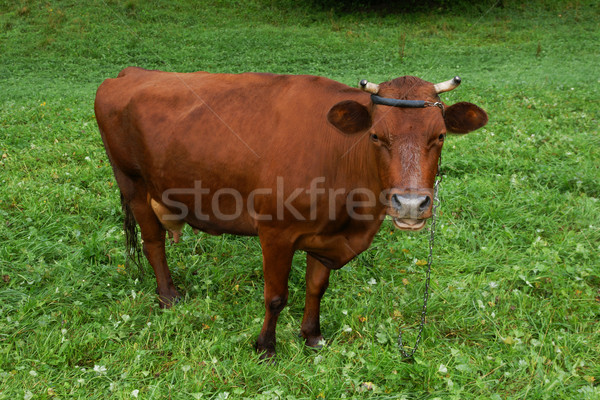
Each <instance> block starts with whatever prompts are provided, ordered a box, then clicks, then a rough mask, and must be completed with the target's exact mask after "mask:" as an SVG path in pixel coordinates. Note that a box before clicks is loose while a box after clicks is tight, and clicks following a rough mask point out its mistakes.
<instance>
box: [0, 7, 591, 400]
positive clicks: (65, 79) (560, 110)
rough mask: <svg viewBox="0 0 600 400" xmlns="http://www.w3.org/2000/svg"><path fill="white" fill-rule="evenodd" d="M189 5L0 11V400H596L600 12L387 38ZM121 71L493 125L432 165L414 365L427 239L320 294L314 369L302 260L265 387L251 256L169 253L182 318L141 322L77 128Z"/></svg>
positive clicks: (542, 14)
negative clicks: (217, 81)
mask: <svg viewBox="0 0 600 400" xmlns="http://www.w3.org/2000/svg"><path fill="white" fill-rule="evenodd" d="M198 3H199V2H191V1H190V2H180V3H172V2H167V1H159V2H153V3H152V4H146V3H144V2H139V1H135V0H129V1H117V0H113V1H99V2H90V3H85V2H84V3H81V2H74V1H49V2H38V1H34V0H30V1H26V0H21V1H17V2H12V3H10V4H8V3H2V4H0V28H1V29H2V31H1V34H0V54H2V62H1V63H0V87H1V88H2V89H1V90H0V150H1V154H2V156H1V157H2V159H1V160H0V181H1V183H2V188H1V190H0V222H1V223H2V228H3V229H2V231H0V243H2V244H1V245H0V275H1V276H2V279H1V280H0V398H25V399H31V398H54V397H56V398H59V397H60V398H78V397H90V398H105V397H109V396H110V397H113V398H126V399H129V398H132V397H133V398H135V397H138V398H207V399H224V398H257V399H260V398H264V399H272V398H282V399H294V398H298V399H300V398H310V399H315V398H328V399H337V398H344V397H345V398H399V399H402V398H405V399H424V398H430V399H434V398H440V399H442V398H443V399H454V398H455V399H522V398H527V399H572V398H577V399H597V398H600V388H599V387H598V381H600V356H599V353H598V348H600V328H599V325H598V323H599V319H600V312H599V307H600V259H599V257H598V252H599V250H600V204H599V203H598V199H599V198H600V181H599V180H598V176H599V175H600V173H599V172H600V171H599V165H600V136H599V133H600V132H599V130H598V118H599V110H600V108H599V106H598V102H597V100H598V98H599V97H600V92H599V85H598V76H597V66H598V65H599V64H600V56H599V54H600V52H599V48H598V43H599V40H598V39H600V38H599V36H600V35H599V33H598V30H597V25H598V21H599V20H600V18H599V17H600V12H599V8H598V5H597V4H595V3H594V2H591V1H571V2H560V1H555V2H551V3H550V5H548V4H546V5H544V4H538V3H535V2H534V3H531V4H530V5H527V6H526V5H521V4H516V3H515V4H513V3H510V2H508V3H507V2H504V3H506V4H504V3H503V4H504V7H503V8H500V7H499V6H496V7H489V8H485V7H481V9H472V10H466V11H464V12H461V13H454V14H453V13H447V12H442V11H440V10H438V9H437V8H435V9H434V10H431V11H427V10H426V11H423V12H419V13H407V14H402V13H400V14H394V15H384V14H382V13H378V12H368V11H364V10H363V12H361V13H355V14H352V13H342V12H341V11H340V10H336V9H334V10H331V11H330V10H328V9H325V10H319V9H314V10H313V9H310V7H309V6H308V5H303V4H302V3H299V5H298V4H295V3H286V2H285V1H283V0H280V1H271V2H269V1H266V0H264V1H261V0H247V1H244V2H230V1H213V2H205V3H202V4H198ZM307 4H311V3H310V2H309V3H307ZM442 4H444V3H442ZM128 65H138V66H143V67H147V68H159V69H167V70H177V71H192V70H209V71H213V72H241V71H269V72H279V73H308V74H318V75H324V76H327V77H330V78H333V79H336V80H339V81H341V82H344V83H347V84H349V85H355V84H356V82H357V81H358V80H359V79H360V78H368V79H369V80H371V81H375V82H378V81H383V80H387V79H390V78H393V77H396V76H399V75H404V74H410V75H417V76H420V77H422V78H424V79H426V80H429V81H436V82H437V81H442V80H446V79H449V78H450V77H451V76H454V75H460V76H462V77H463V82H464V83H463V85H461V87H460V88H459V89H457V90H455V91H453V92H450V93H447V94H445V95H444V100H445V101H446V102H447V103H453V102H456V101H472V102H475V103H477V104H479V105H481V106H482V107H484V108H485V109H486V110H487V111H488V112H489V114H490V123H489V124H488V125H487V126H486V127H485V128H484V129H482V130H480V131H478V132H476V133H472V134H469V135H466V136H463V137H451V138H449V140H448V141H447V143H446V149H445V151H444V157H443V158H444V159H443V168H444V171H445V176H444V182H443V184H442V192H441V194H442V201H443V205H442V213H441V217H440V220H439V226H440V227H439V231H438V237H437V244H436V248H435V258H434V266H433V277H432V294H431V299H430V303H429V310H428V317H427V321H428V323H427V325H426V328H425V332H424V341H423V343H422V345H421V347H420V348H419V350H418V352H417V354H416V356H415V359H414V361H413V362H406V361H404V360H402V358H401V355H400V352H399V351H398V348H397V345H396V338H397V334H398V328H399V327H400V326H402V327H403V329H404V331H405V336H406V340H408V341H409V343H412V342H413V340H414V337H415V333H416V328H417V324H418V317H419V307H420V305H421V298H422V291H423V286H424V282H423V280H424V276H425V271H424V268H423V267H422V266H419V265H418V264H420V263H419V260H423V259H425V258H426V256H427V240H426V239H427V237H426V236H427V235H426V233H419V234H407V233H402V232H396V231H394V230H393V229H392V227H391V225H390V224H388V222H386V223H385V224H384V226H383V227H382V229H381V231H380V233H379V234H378V236H377V237H376V239H375V242H374V243H373V246H372V247H371V248H370V249H369V250H368V251H367V252H365V253H363V254H361V255H360V256H359V257H358V258H357V259H356V260H354V261H353V262H351V263H350V264H349V265H347V266H346V267H344V268H343V269H342V270H340V271H337V272H336V273H334V274H333V275H332V282H331V285H330V289H329V290H328V292H327V293H326V295H325V298H324V300H323V307H322V323H323V330H324V334H325V335H326V337H327V338H328V340H329V342H328V345H327V346H326V347H325V348H324V349H323V350H321V351H319V352H314V351H311V350H308V349H306V348H305V347H304V345H303V343H302V341H301V340H300V339H299V338H298V337H297V333H298V329H299V324H300V321H301V318H302V308H303V301H304V284H303V280H304V279H303V270H304V266H303V258H304V257H303V255H302V254H298V255H297V256H296V258H295V260H294V264H293V271H292V276H291V279H290V305H289V307H288V308H287V309H286V310H285V311H284V312H283V313H282V315H281V318H280V322H279V329H278V340H279V341H278V359H277V363H276V364H274V365H270V364H269V365H267V364H261V363H258V362H257V361H258V357H257V356H256V354H255V353H254V352H253V349H252V343H253V341H254V339H255V337H256V335H257V334H258V331H259V330H260V326H261V324H262V316H263V305H262V272H261V252H260V246H259V243H258V241H257V239H256V238H241V237H234V236H221V237H212V236H208V235H204V234H202V235H200V236H194V235H193V234H192V232H191V230H186V231H185V235H184V238H183V239H184V240H183V242H182V243H180V244H178V245H176V246H175V245H170V246H168V256H169V260H170V265H171V270H172V272H173V274H174V278H175V280H176V282H177V284H178V285H179V287H180V289H181V291H182V292H184V293H185V294H186V299H185V302H183V303H181V304H179V305H178V306H177V307H174V308H173V309H171V310H168V311H163V310H160V309H159V308H158V306H157V301H156V297H155V295H154V289H155V284H154V281H153V277H152V276H151V275H152V274H151V271H150V268H149V267H148V266H147V265H146V267H145V270H146V274H145V275H146V276H145V278H142V277H141V276H140V272H139V271H138V270H137V268H135V267H129V266H125V265H126V263H125V259H124V244H123V240H124V235H123V232H122V230H121V221H122V216H121V213H120V208H119V203H118V199H119V196H118V190H117V188H116V185H115V184H114V179H113V177H112V172H111V169H110V167H109V165H108V162H107V158H106V155H105V153H104V149H103V148H102V144H101V140H100V137H99V134H98V132H97V127H96V125H95V120H94V115H93V108H92V103H93V98H94V94H95V89H96V88H97V86H98V85H99V84H100V82H101V81H102V80H103V79H105V78H107V77H113V76H115V75H116V74H117V73H118V71H119V70H120V69H122V68H123V67H125V66H128Z"/></svg>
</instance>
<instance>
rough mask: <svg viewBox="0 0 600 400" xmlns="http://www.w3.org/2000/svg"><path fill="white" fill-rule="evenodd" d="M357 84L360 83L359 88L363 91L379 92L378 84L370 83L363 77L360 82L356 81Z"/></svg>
mask: <svg viewBox="0 0 600 400" xmlns="http://www.w3.org/2000/svg"><path fill="white" fill-rule="evenodd" d="M358 84H359V85H360V88H361V89H362V90H364V91H365V92H369V93H371V94H377V93H379V85H378V84H376V83H372V82H369V81H368V80H366V79H363V80H361V81H360V82H358Z"/></svg>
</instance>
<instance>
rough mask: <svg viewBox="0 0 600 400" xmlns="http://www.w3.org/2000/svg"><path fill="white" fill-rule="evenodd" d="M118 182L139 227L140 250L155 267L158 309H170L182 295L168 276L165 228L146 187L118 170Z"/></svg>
mask: <svg viewBox="0 0 600 400" xmlns="http://www.w3.org/2000/svg"><path fill="white" fill-rule="evenodd" d="M115 176H116V177H117V182H118V184H119V187H120V189H121V194H122V195H123V201H124V202H125V203H126V205H127V207H124V209H125V210H130V212H131V213H132V214H133V216H134V218H135V220H136V221H137V223H138V225H139V226H140V230H141V234H142V241H143V251H144V255H145V256H146V258H147V259H148V262H149V263H150V265H151V266H152V269H153V270H154V275H155V276H156V285H157V292H158V298H159V301H160V307H161V308H169V307H171V306H172V305H173V304H175V303H176V302H177V301H178V300H179V299H180V297H181V295H180V294H179V292H178V291H177V289H176V288H175V285H174V284H173V279H172V278H171V272H170V271H169V266H168V265H167V257H166V254H165V236H166V231H165V229H164V228H163V227H162V225H161V223H160V221H159V220H158V218H157V217H156V214H154V211H153V210H152V207H151V206H150V204H148V199H147V190H146V187H145V185H144V184H143V183H142V182H139V181H133V180H131V179H130V178H128V177H126V176H124V175H123V174H122V173H119V171H115Z"/></svg>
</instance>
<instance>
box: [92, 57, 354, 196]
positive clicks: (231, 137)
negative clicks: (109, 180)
mask: <svg viewBox="0 0 600 400" xmlns="http://www.w3.org/2000/svg"><path fill="white" fill-rule="evenodd" d="M352 98H354V99H358V100H362V101H365V94H364V93H362V92H360V91H358V90H356V89H351V88H349V87H348V86H346V85H343V84H341V83H338V82H335V81H332V80H329V79H327V78H322V77H315V76H296V75H273V74H261V73H244V74H209V73H205V72H197V73H167V72H160V71H147V70H143V69H140V68H131V67H130V68H127V69H125V70H123V71H122V72H121V73H120V74H119V76H118V77H117V78H116V79H108V80H106V81H105V82H104V83H103V84H102V85H101V86H100V88H99V89H98V93H97V97H96V104H95V108H96V115H97V118H98V124H99V126H100V130H101V132H102V135H103V139H104V142H105V146H106V148H107V151H108V152H109V156H110V157H111V159H112V161H113V163H116V164H117V165H118V166H119V167H120V168H121V169H123V170H124V171H126V172H129V173H132V174H140V175H148V176H147V178H148V179H149V180H152V181H154V179H153V177H152V176H151V175H152V174H153V173H155V172H157V171H159V172H160V173H161V174H163V175H164V174H165V173H166V174H173V175H175V174H178V175H180V176H185V175H189V171H190V168H192V169H194V170H200V169H201V170H203V173H204V176H203V179H204V180H205V181H210V180H211V179H214V180H217V179H218V180H219V182H220V185H235V186H232V187H237V188H238V190H240V189H241V190H244V189H245V188H243V187H240V181H244V182H243V183H244V184H247V186H248V190H251V189H253V188H255V187H256V185H258V184H259V182H257V181H261V182H260V184H261V185H263V186H264V185H265V184H270V183H273V182H274V180H275V179H276V176H281V177H283V178H285V179H286V180H287V181H288V182H289V184H290V185H296V184H298V185H300V186H297V187H303V186H305V185H304V184H303V182H298V179H301V180H302V179H305V177H306V176H311V177H314V176H323V175H324V174H327V173H335V172H336V171H337V170H338V169H339V165H337V164H335V165H334V164H333V163H332V161H331V160H332V159H333V160H335V159H341V156H342V155H343V154H344V153H346V152H347V151H348V150H349V149H351V148H352V146H353V145H354V144H355V141H356V138H353V137H347V136H346V135H343V134H342V133H340V132H339V131H337V130H335V129H334V128H333V127H332V126H331V125H329V124H328V123H327V119H326V115H327V112H328V111H329V109H330V108H331V107H332V106H333V105H334V104H336V103H337V102H339V101H341V100H347V99H352ZM354 161H355V162H356V160H354ZM341 162H343V160H341ZM299 168H302V170H303V171H304V172H303V173H301V174H299V173H298V171H299ZM309 169H312V170H309ZM223 170H226V171H227V174H223V173H222V171H223ZM249 170H251V171H253V173H252V174H251V175H248V171H249ZM224 178H226V179H229V180H230V181H229V182H226V181H224ZM156 181H159V180H158V179H157V180H156ZM265 181H268V183H267V182H265ZM188 183H191V182H188ZM242 186H243V185H242ZM221 187H222V186H221ZM242 193H243V192H242Z"/></svg>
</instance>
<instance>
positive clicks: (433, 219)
mask: <svg viewBox="0 0 600 400" xmlns="http://www.w3.org/2000/svg"><path fill="white" fill-rule="evenodd" d="M441 163H442V155H441V154H440V158H439V160H438V170H437V174H436V180H435V184H434V185H433V209H432V211H431V213H432V215H431V226H430V227H429V256H428V257H427V275H426V277H425V293H424V295H423V309H422V311H421V324H420V326H419V333H418V335H417V340H416V341H415V346H414V347H413V348H412V350H411V351H410V352H407V351H405V350H404V343H403V341H402V328H400V329H399V332H398V346H399V347H400V352H401V353H402V356H403V357H404V358H412V356H413V355H414V354H415V352H416V351H417V348H418V347H419V343H420V342H421V338H422V336H423V328H424V327H425V316H426V315H427V300H428V299H429V280H430V277H431V264H432V262H433V246H434V244H435V223H436V217H437V210H438V208H439V206H440V198H439V196H438V190H439V185H440V183H441V182H442V172H441V168H440V165H441Z"/></svg>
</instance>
